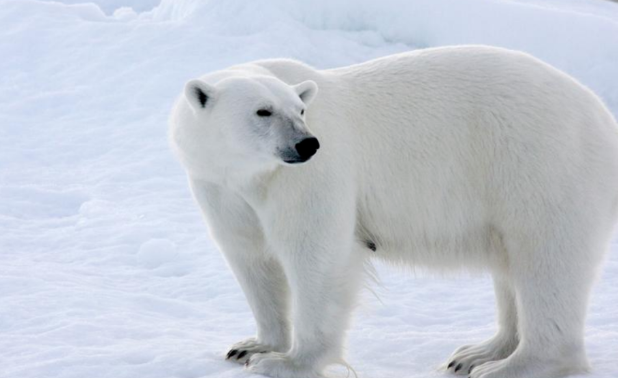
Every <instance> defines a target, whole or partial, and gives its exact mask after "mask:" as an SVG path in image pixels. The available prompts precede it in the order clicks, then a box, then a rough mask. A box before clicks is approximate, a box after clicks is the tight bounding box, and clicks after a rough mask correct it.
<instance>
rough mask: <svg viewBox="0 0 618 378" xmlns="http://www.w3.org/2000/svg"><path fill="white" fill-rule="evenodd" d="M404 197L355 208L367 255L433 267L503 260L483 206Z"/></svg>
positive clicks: (499, 237) (497, 233)
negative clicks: (391, 203)
mask: <svg viewBox="0 0 618 378" xmlns="http://www.w3.org/2000/svg"><path fill="white" fill-rule="evenodd" d="M449 202H450V201H443V202H436V203H435V205H434V206H431V203H432V201H422V202H419V203H418V204H415V203H413V202H411V201H408V203H406V204H402V203H401V202H400V203H398V204H397V205H398V206H388V205H386V204H382V205H380V206H371V207H370V208H365V209H364V211H363V210H361V211H359V213H358V219H357V220H358V222H357V229H356V234H357V235H356V237H357V239H358V240H360V241H361V242H362V243H364V245H365V247H366V248H367V249H368V250H369V251H370V252H371V256H373V257H375V258H379V259H384V260H387V261H389V262H394V263H397V264H405V265H412V266H421V267H428V268H437V269H457V268H462V267H465V268H485V267H492V266H496V265H501V264H503V263H504V260H505V259H506V254H505V253H504V248H503V245H502V235H501V232H500V230H499V229H498V228H497V227H496V226H495V225H494V224H492V223H491V222H490V221H489V220H488V219H486V218H485V216H484V214H485V211H483V206H480V205H479V204H468V206H462V203H461V202H459V203H458V204H455V203H449Z"/></svg>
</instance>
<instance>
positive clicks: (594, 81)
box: [0, 0, 618, 378]
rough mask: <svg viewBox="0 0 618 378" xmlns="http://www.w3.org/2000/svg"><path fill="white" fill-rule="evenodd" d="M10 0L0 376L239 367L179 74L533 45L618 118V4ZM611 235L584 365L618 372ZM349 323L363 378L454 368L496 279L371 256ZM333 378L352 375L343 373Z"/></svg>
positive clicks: (489, 303)
mask: <svg viewBox="0 0 618 378" xmlns="http://www.w3.org/2000/svg"><path fill="white" fill-rule="evenodd" d="M77 2H78V1H75V0H70V1H69V0H66V1H63V2H62V3H59V2H52V1H35V0H0V25H1V26H2V27H0V56H2V59H0V377H2V378H16V377H19V378H40V377H59V378H71V377H75V378H83V377H89V378H99V377H101V378H103V377H105V378H112V377H113V378H123V377H127V378H136V377H149V378H157V377H160V378H169V377H179V378H180V377H182V378H203V377H247V376H248V375H247V374H245V373H244V372H243V371H242V369H241V368H240V367H238V366H236V365H233V364H230V363H227V362H225V361H224V360H223V353H224V352H225V351H226V347H227V346H228V345H230V344H232V343H234V342H237V341H240V340H242V339H244V338H246V337H248V336H251V335H252V334H253V333H254V332H255V326H254V323H253V320H252V316H251V314H250V311H249V309H248V307H247V304H246V302H245V300H244V298H243V295H242V293H241V291H240V288H239V286H238V284H237V283H236V281H235V279H234V277H233V275H232V274H231V272H230V271H229V269H228V268H227V267H226V264H225V263H224V260H223V258H222V257H221V255H220V253H219V252H218V251H217V250H216V247H215V246H214V245H213V243H212V242H211V241H210V240H209V238H208V235H207V233H206V231H205V227H204V225H203V222H202V219H201V216H200V214H199V211H198V209H197V207H196V206H195V204H194V203H193V200H192V199H191V197H190V193H189V191H188V186H187V183H186V179H185V176H184V173H183V171H182V169H181V167H180V166H179V164H177V163H176V162H175V161H174V159H173V157H172V155H171V153H170V152H169V148H168V145H167V140H166V129H167V125H166V121H167V117H168V114H169V111H170V108H171V105H172V102H173V101H174V98H175V96H176V95H177V94H178V93H179V92H180V90H181V88H182V86H183V84H184V82H185V81H186V80H188V79H190V78H193V77H195V76H198V75H201V74H203V73H205V72H208V71H211V70H214V69H219V68H224V67H226V66H228V65H231V64H236V63H240V62H245V61H249V60H254V59H260V58H268V57H291V58H295V59H300V60H303V61H305V62H307V63H309V64H311V65H314V66H316V67H319V68H327V67H335V66H342V65H347V64H352V63H356V62H361V61H364V60H367V59H371V58H374V57H378V56H383V55H387V54H391V53H395V52H399V51H404V50H409V49H414V48H423V47H429V46H440V45H448V44H462V43H483V44H492V45H498V46H503V47H509V48H515V49H520V50H524V51H528V52H530V53H532V54H534V55H536V56H538V57H540V58H542V59H544V60H546V61H548V62H549V63H551V64H553V65H555V66H557V67H559V68H561V69H563V70H565V71H566V72H568V73H570V74H572V75H573V76H575V77H576V78H578V79H579V80H581V81H582V82H583V83H585V84H586V85H588V86H590V87H591V88H592V89H593V90H595V91H596V92H597V93H598V94H599V95H600V96H601V97H602V98H603V99H604V100H605V101H606V103H607V104H608V105H609V106H610V108H611V109H612V111H613V112H614V114H618V5H617V4H615V3H610V2H604V1H600V0H568V1H567V0H560V1H558V0H531V1H521V0H518V1H506V0H504V1H498V0H483V1H481V0H415V1H404V0H382V1H380V2H373V1H369V0H359V1H352V0H340V1H327V0H320V1H299V2H288V1H285V0H270V1H267V0H254V1H250V0H227V1H215V0H209V1H198V0H163V1H162V2H161V4H158V0H141V1H139V2H133V1H128V0H98V1H96V4H95V3H89V4H75V3H77ZM617 252H618V244H614V245H613V247H612V251H611V253H610V254H609V255H608V261H607V264H606V265H605V267H604V270H603V275H602V277H601V278H600V279H599V282H598V285H597V286H596V288H595V291H594V295H593V298H592V302H591V308H590V315H589V319H588V327H587V332H586V338H587V339H586V340H587V345H588V352H589V357H590V360H591V362H592V365H593V367H594V371H593V373H592V374H591V375H590V376H589V377H591V378H610V377H616V376H618V365H616V357H617V355H616V351H617V350H618V307H617V306H616V303H618V291H617V290H616V289H615V288H616V287H618V253H617ZM378 268H379V272H380V277H381V281H382V282H381V284H380V286H376V287H374V288H373V289H374V290H375V291H376V292H377V293H378V295H379V297H380V301H378V300H377V299H376V298H375V297H374V296H373V295H371V294H370V293H366V295H365V297H366V300H365V301H364V305H363V306H362V308H360V309H359V311H358V312H357V315H356V318H355V319H356V320H355V323H354V326H353V328H352V329H351V331H350V333H349V343H348V345H349V346H348V362H349V363H350V364H351V365H352V366H353V367H354V368H355V370H356V371H357V372H358V373H359V376H360V377H377V378H380V377H394V376H397V377H398V376H405V377H446V376H447V375H445V374H443V373H441V372H439V371H437V370H436V368H437V367H438V366H439V365H440V364H441V363H442V362H443V361H444V360H445V359H446V358H447V357H448V356H449V355H450V353H451V352H452V351H453V350H454V349H455V348H456V347H458V346H460V345H462V344H467V343H470V342H476V341H480V340H482V339H483V338H486V337H488V336H490V335H491V334H492V332H493V331H494V330H495V326H494V309H493V303H494V302H493V292H492V289H491V283H490V280H489V279H488V278H487V277H467V276H461V277H455V278H452V277H451V278H444V277H433V276H430V275H418V274H417V275H409V274H404V273H402V272H400V271H398V270H395V269H393V268H390V267H386V266H382V265H379V267H378ZM330 373H331V375H332V376H337V377H342V376H345V374H346V371H345V370H343V369H341V368H333V370H332V371H331V372H330Z"/></svg>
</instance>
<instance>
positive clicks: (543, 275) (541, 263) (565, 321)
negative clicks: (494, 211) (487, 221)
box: [470, 227, 600, 378]
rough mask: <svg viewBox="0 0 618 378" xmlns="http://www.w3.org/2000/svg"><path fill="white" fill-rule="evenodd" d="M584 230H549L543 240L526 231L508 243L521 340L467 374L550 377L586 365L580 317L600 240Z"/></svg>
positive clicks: (500, 377)
mask: <svg viewBox="0 0 618 378" xmlns="http://www.w3.org/2000/svg"><path fill="white" fill-rule="evenodd" d="M583 231H585V230H584V227H582V229H580V230H577V231H572V232H568V233H566V232H565V233H561V232H553V233H552V232H548V233H545V236H546V237H550V239H549V240H548V241H545V242H540V241H539V239H538V238H535V237H529V238H519V243H518V245H515V246H514V245H513V244H512V243H511V245H510V248H509V245H507V249H509V252H508V253H509V262H510V269H511V277H512V278H513V286H514V288H515V293H516V303H517V318H518V327H517V328H518V334H519V339H520V341H519V345H518V346H517V349H516V350H515V351H514V352H513V353H512V354H511V355H510V356H509V357H508V358H506V359H504V360H499V361H492V362H487V363H485V364H483V365H481V366H478V367H475V368H474V369H473V370H472V372H471V374H470V377H471V378H554V377H563V376H566V375H569V374H577V373H583V372H586V371H587V369H588V362H587V359H586V355H585V350H584V322H585V316H586V310H587V304H588V297H589V293H590V290H591V288H592V283H593V281H594V276H595V270H596V267H597V265H598V263H599V262H600V258H598V257H599V256H600V254H599V253H598V252H599V247H600V245H598V243H586V242H584V240H586V239H585V236H586V235H583V234H582V233H580V232H583ZM588 231H590V229H588ZM578 233H579V237H578V236H577V235H576V234H578ZM587 239H588V240H591V239H590V237H589V235H588V238H587ZM507 243H508V242H507Z"/></svg>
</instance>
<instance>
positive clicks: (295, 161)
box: [283, 158, 311, 164]
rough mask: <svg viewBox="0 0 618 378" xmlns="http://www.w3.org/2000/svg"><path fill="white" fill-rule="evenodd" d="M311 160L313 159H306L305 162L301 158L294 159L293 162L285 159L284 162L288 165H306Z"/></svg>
mask: <svg viewBox="0 0 618 378" xmlns="http://www.w3.org/2000/svg"><path fill="white" fill-rule="evenodd" d="M309 160H311V158H307V159H304V160H303V159H301V158H298V159H293V160H291V159H283V162H284V163H287V164H302V163H305V162H307V161H309Z"/></svg>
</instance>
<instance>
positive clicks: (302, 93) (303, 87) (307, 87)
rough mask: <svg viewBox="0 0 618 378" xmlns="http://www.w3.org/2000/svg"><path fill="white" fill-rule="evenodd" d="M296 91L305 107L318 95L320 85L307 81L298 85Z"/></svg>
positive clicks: (295, 87)
mask: <svg viewBox="0 0 618 378" xmlns="http://www.w3.org/2000/svg"><path fill="white" fill-rule="evenodd" d="M294 91H295V92H296V93H297V94H298V97H300V99H301V100H303V102H304V103H305V105H307V106H309V104H310V103H311V101H313V99H314V98H315V95H316V94H317V93H318V85H317V84H316V83H315V81H311V80H307V81H303V82H302V83H300V84H296V85H295V86H294Z"/></svg>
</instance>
